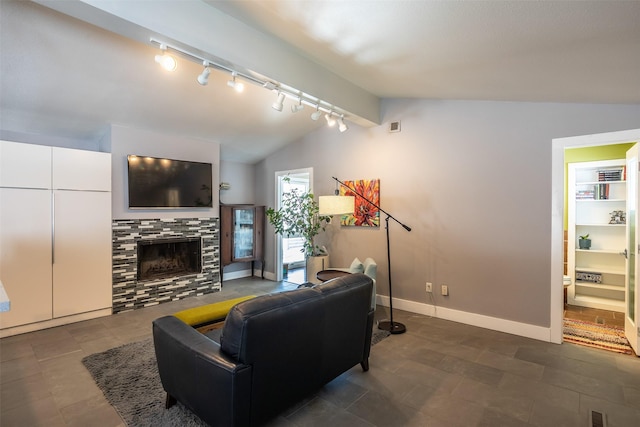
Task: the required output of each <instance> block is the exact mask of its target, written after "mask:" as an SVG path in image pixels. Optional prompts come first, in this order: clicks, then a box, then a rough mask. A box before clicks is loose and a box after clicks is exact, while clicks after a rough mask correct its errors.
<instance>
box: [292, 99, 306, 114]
mask: <svg viewBox="0 0 640 427" xmlns="http://www.w3.org/2000/svg"><path fill="white" fill-rule="evenodd" d="M302 110H304V105H302V98H300V99H299V101H298V103H297V104H296V105H292V106H291V112H292V113H297V112H298V111H302Z"/></svg>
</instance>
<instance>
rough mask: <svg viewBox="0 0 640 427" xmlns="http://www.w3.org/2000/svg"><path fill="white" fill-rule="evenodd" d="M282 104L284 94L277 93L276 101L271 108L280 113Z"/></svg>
mask: <svg viewBox="0 0 640 427" xmlns="http://www.w3.org/2000/svg"><path fill="white" fill-rule="evenodd" d="M283 104H284V93H282V92H278V99H277V100H276V102H274V103H273V104H272V105H271V106H272V107H273V109H274V110H278V111H282V107H283Z"/></svg>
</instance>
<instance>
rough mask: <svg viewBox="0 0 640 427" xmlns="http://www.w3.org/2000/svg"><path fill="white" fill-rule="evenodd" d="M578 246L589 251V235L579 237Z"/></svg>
mask: <svg viewBox="0 0 640 427" xmlns="http://www.w3.org/2000/svg"><path fill="white" fill-rule="evenodd" d="M578 245H579V247H580V249H589V248H590V247H591V239H590V238H589V234H585V235H584V236H580V239H579V240H578Z"/></svg>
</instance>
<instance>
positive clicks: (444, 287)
mask: <svg viewBox="0 0 640 427" xmlns="http://www.w3.org/2000/svg"><path fill="white" fill-rule="evenodd" d="M440 290H441V293H442V295H444V296H447V295H449V286H447V285H442V287H441V288H440Z"/></svg>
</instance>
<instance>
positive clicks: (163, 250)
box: [137, 237, 202, 281]
mask: <svg viewBox="0 0 640 427" xmlns="http://www.w3.org/2000/svg"><path fill="white" fill-rule="evenodd" d="M137 249H138V253H137V255H138V276H137V277H138V281H143V280H157V279H166V278H168V277H175V276H183V275H186V274H196V273H200V272H202V239H201V238H200V237H194V238H186V239H148V240H138V248H137Z"/></svg>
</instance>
